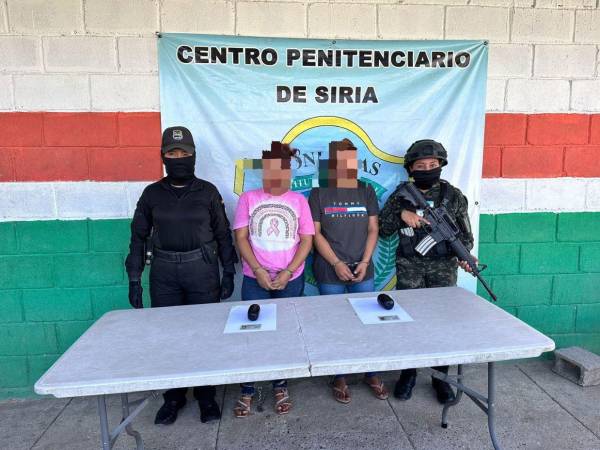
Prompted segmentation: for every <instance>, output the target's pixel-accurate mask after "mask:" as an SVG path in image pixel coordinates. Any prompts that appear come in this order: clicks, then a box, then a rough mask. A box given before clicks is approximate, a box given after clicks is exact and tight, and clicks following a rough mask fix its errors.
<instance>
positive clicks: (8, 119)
mask: <svg viewBox="0 0 600 450" xmlns="http://www.w3.org/2000/svg"><path fill="white" fill-rule="evenodd" d="M0 137H1V138H2V142H1V144H2V146H3V147H38V146H40V145H42V114H41V113H37V112H35V113H22V112H11V113H3V114H0Z"/></svg>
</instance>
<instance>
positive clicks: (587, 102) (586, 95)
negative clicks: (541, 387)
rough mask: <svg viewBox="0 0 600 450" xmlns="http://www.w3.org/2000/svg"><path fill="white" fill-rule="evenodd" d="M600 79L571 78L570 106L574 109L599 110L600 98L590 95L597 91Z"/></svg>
mask: <svg viewBox="0 0 600 450" xmlns="http://www.w3.org/2000/svg"><path fill="white" fill-rule="evenodd" d="M599 89H600V80H573V92H572V98H571V108H572V109H573V110H575V111H600V98H598V97H599V96H598V95H590V93H591V92H598V90H599Z"/></svg>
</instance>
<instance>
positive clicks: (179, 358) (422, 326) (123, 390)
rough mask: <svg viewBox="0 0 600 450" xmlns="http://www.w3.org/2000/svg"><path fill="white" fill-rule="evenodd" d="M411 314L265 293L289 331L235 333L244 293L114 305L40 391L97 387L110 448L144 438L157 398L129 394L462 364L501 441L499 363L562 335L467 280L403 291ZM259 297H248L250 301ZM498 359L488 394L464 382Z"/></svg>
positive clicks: (536, 351) (533, 352)
mask: <svg viewBox="0 0 600 450" xmlns="http://www.w3.org/2000/svg"><path fill="white" fill-rule="evenodd" d="M388 294H389V295H390V296H391V297H392V298H394V300H395V301H396V302H397V303H398V304H399V305H400V306H401V307H402V308H403V309H404V310H405V311H406V312H407V313H408V314H409V315H410V316H411V317H412V318H413V321H410V322H401V323H385V322H383V323H381V324H376V325H364V324H363V323H362V322H361V321H360V320H359V318H358V316H357V315H356V313H355V312H354V309H353V308H352V307H351V305H350V302H349V301H348V298H349V297H369V296H371V297H372V296H376V295H377V294H376V293H374V294H352V295H332V296H315V297H298V298H289V299H281V300H263V301H259V302H256V303H259V304H266V303H276V304H277V330H276V331H259V332H252V333H232V334H224V333H223V330H224V328H225V323H226V320H227V316H228V314H229V310H230V308H231V307H232V306H235V305H240V304H242V303H240V302H235V303H233V302H226V303H220V304H209V305H195V306H178V307H172V308H156V309H145V310H127V311H113V312H110V313H107V314H105V315H104V316H103V317H102V318H101V319H100V320H98V321H97V322H96V323H95V324H94V325H93V326H92V327H91V328H90V329H89V330H88V331H86V332H85V333H84V334H83V336H81V337H80V338H79V340H78V341H77V342H76V343H75V344H73V346H71V348H69V350H67V352H66V353H65V354H64V355H63V356H62V357H61V358H59V360H58V361H57V362H56V363H55V364H54V365H53V366H52V367H51V368H50V369H49V370H48V371H47V372H46V374H44V375H43V376H42V378H40V380H38V382H37V383H36V385H35V391H36V392H37V393H38V394H52V395H54V396H55V397H78V396H92V395H93V396H97V397H98V408H99V414H100V425H101V426H100V428H101V436H102V448H103V450H108V449H110V448H112V445H113V444H114V442H115V440H116V438H117V437H118V435H119V434H120V433H121V431H123V430H125V431H126V432H127V433H128V434H130V435H132V436H134V437H135V439H136V444H137V448H138V449H143V443H142V440H141V437H140V435H139V433H138V432H136V431H134V430H133V429H132V428H131V421H132V420H133V418H134V417H135V416H136V415H137V414H138V413H139V412H140V411H141V409H142V408H143V407H144V406H145V405H146V404H147V402H148V401H149V399H150V398H151V397H148V398H146V399H143V400H142V401H140V402H137V403H139V404H137V405H135V406H136V407H135V409H134V410H133V411H132V412H131V413H130V407H131V406H134V403H131V402H129V400H128V396H127V394H128V393H131V392H138V391H155V390H162V389H169V388H174V387H183V386H202V385H211V384H229V383H241V382H250V381H260V380H274V379H283V378H301V377H309V376H320V375H331V374H339V373H357V372H372V371H386V370H398V369H405V368H418V367H434V366H440V365H457V366H458V374H457V376H450V375H446V374H443V373H441V372H437V371H434V373H433V376H435V377H436V378H439V379H441V380H444V381H447V382H448V383H450V384H452V385H453V386H455V387H456V389H457V396H456V400H455V401H454V402H453V403H451V404H447V405H445V406H444V408H443V410H442V426H443V427H446V426H447V413H448V409H449V408H450V407H451V406H454V405H456V404H457V403H458V402H459V401H460V399H461V397H462V394H463V393H464V394H465V395H467V396H468V397H469V398H470V399H471V400H473V402H475V404H476V405H477V406H479V407H480V408H481V409H482V410H483V411H484V412H485V413H486V414H487V416H488V427H489V432H490V437H491V439H492V444H493V445H494V448H496V449H500V445H499V443H498V441H497V438H496V434H495V431H494V420H495V414H494V413H495V374H494V363H495V362H497V361H503V360H509V359H519V358H528V357H535V356H539V355H540V354H542V353H543V352H546V351H550V350H553V349H554V342H553V341H552V340H551V339H549V338H548V337H546V336H544V335H543V334H541V333H539V332H538V331H536V330H535V329H533V328H531V327H530V326H528V325H526V324H525V323H523V322H522V321H520V320H518V319H516V318H515V317H513V316H511V315H510V314H508V313H506V312H505V311H503V310H501V309H500V308H498V307H496V306H495V305H493V304H491V303H489V302H488V301H486V300H484V299H482V298H481V297H478V296H477V295H475V294H472V293H470V292H468V291H466V290H464V289H461V288H458V287H452V288H435V289H416V290H406V291H392V292H388ZM243 304H244V305H248V306H249V303H248V302H245V303H243ZM382 311H383V310H382ZM470 363H487V364H488V393H487V396H485V395H483V394H481V393H478V392H476V391H474V390H473V389H471V388H469V387H467V386H465V384H464V383H463V381H464V376H463V371H462V365H463V364H470ZM108 394H121V401H122V411H123V420H122V422H121V423H120V424H119V425H118V426H117V427H116V428H115V429H114V430H113V431H110V429H109V426H108V422H107V414H106V401H105V396H106V395H108Z"/></svg>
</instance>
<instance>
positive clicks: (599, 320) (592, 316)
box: [575, 303, 600, 333]
mask: <svg viewBox="0 0 600 450" xmlns="http://www.w3.org/2000/svg"><path fill="white" fill-rule="evenodd" d="M575 330H576V331H577V332H578V333H598V332H600V304H590V303H588V304H586V305H578V306H577V323H576V328H575Z"/></svg>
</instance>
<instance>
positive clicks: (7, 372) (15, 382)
mask: <svg viewBox="0 0 600 450" xmlns="http://www.w3.org/2000/svg"><path fill="white" fill-rule="evenodd" d="M0 380H2V387H3V388H16V387H22V386H27V385H28V379H27V358H24V357H22V356H15V357H4V358H0Z"/></svg>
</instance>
